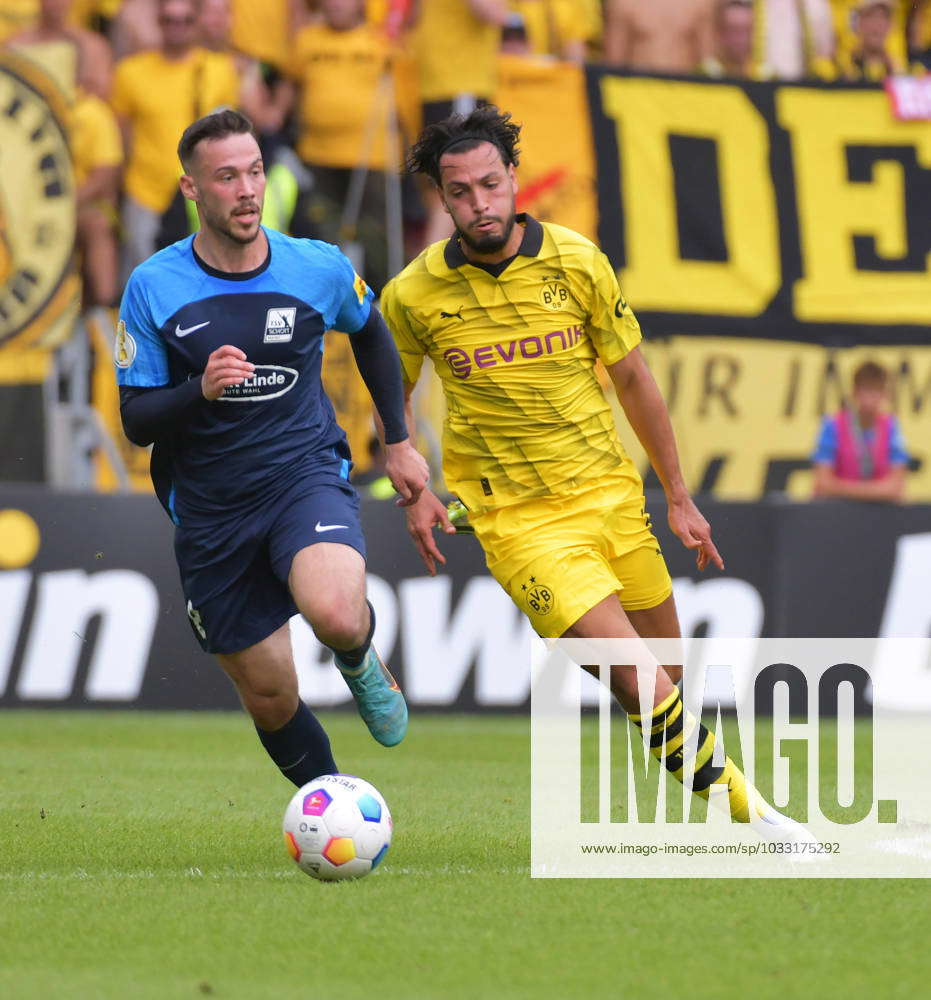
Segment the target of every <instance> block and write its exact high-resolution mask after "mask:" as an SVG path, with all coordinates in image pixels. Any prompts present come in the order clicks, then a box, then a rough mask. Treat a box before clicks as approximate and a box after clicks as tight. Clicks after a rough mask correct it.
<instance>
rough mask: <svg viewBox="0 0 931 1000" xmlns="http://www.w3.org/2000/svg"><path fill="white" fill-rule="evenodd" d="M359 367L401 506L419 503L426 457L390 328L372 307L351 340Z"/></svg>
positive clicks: (426, 475) (426, 470)
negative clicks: (414, 435) (409, 412)
mask: <svg viewBox="0 0 931 1000" xmlns="http://www.w3.org/2000/svg"><path fill="white" fill-rule="evenodd" d="M350 344H351V345H352V353H353V357H355V359H356V367H357V368H358V369H359V374H360V375H361V376H362V381H363V382H364V383H365V387H366V389H368V391H369V395H370V396H371V397H372V402H373V403H374V404H375V412H376V414H377V415H378V427H379V434H380V436H381V441H382V444H383V445H384V448H385V473H386V474H387V476H388V478H389V479H390V480H391V485H392V486H393V487H394V488H395V490H397V492H398V494H399V500H398V505H399V506H401V507H406V506H408V505H409V504H412V503H416V502H417V498H418V497H419V496H420V493H421V490H423V488H424V487H425V486H426V485H427V480H428V479H429V478H430V470H429V468H428V467H427V462H426V459H425V458H424V457H423V456H422V455H421V454H420V453H419V452H418V451H417V449H416V448H415V447H414V446H413V444H412V443H411V439H410V435H409V434H408V428H407V420H406V417H405V400H404V387H403V379H402V377H401V362H400V360H399V358H398V351H397V348H396V347H395V346H394V339H393V338H392V336H391V331H390V330H389V329H388V327H387V326H386V325H385V321H384V319H383V318H382V316H381V313H380V312H379V311H378V310H377V309H376V308H374V307H373V308H372V309H371V311H370V312H369V316H368V319H367V320H366V321H365V323H364V324H363V325H362V327H361V328H360V329H359V330H357V331H356V332H355V333H354V334H352V337H351V339H350Z"/></svg>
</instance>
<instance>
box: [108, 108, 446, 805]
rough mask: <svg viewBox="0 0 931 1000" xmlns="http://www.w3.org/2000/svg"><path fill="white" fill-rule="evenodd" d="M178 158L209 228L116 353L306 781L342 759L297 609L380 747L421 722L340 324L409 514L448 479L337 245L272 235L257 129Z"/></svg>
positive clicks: (166, 257)
mask: <svg viewBox="0 0 931 1000" xmlns="http://www.w3.org/2000/svg"><path fill="white" fill-rule="evenodd" d="M178 155H179V157H180V159H181V163H182V166H183V167H184V176H183V177H182V178H181V181H180V184H181V191H182V193H183V194H184V196H185V197H186V198H188V199H189V200H190V201H192V202H193V203H194V204H195V205H196V207H197V214H198V217H199V219H200V231H199V232H198V233H197V234H196V235H195V236H192V237H188V238H187V239H184V240H181V241H180V242H178V243H175V244H174V245H173V246H170V247H167V248H166V249H164V250H161V251H160V252H159V253H156V254H155V255H154V256H152V257H150V258H149V260H147V261H145V262H144V263H143V264H141V265H140V266H139V267H137V268H136V270H135V271H134V272H133V274H132V276H131V277H130V279H129V282H128V284H127V286H126V290H125V293H124V296H123V301H122V305H121V308H120V320H119V326H118V332H117V340H116V350H115V360H116V369H117V381H118V383H119V386H120V409H121V414H122V419H123V427H124V430H125V432H126V436H127V437H128V438H129V439H130V440H131V441H133V442H134V443H136V444H139V445H146V444H149V443H154V448H153V452H152V480H153V483H154V484H155V490H156V493H157V495H158V498H159V500H160V501H161V503H162V505H163V507H164V508H165V510H166V511H167V513H168V516H169V517H170V518H171V520H172V521H173V522H174V524H175V526H176V527H175V555H176V557H177V560H178V566H179V569H180V572H181V584H182V588H183V591H184V598H185V601H186V606H187V614H188V617H189V619H190V622H191V625H192V627H193V629H194V631H195V633H196V635H197V638H198V640H199V641H200V643H201V645H202V647H203V648H204V649H205V650H206V651H207V652H210V653H213V654H215V655H216V657H217V659H218V661H219V663H220V665H221V666H222V667H223V669H224V670H225V671H226V673H227V674H228V675H229V677H230V678H231V679H232V681H233V684H234V685H235V686H236V689H237V691H238V693H239V697H240V699H241V701H242V704H243V706H244V707H245V709H246V711H247V712H248V713H249V714H250V715H251V716H252V719H253V721H254V722H255V727H256V729H257V731H258V734H259V738H260V739H261V741H262V744H263V746H264V747H265V749H266V750H267V752H268V754H269V755H270V756H271V758H272V759H273V760H274V761H275V763H276V764H277V765H278V767H279V768H280V769H281V771H282V773H283V774H284V775H285V776H286V777H287V778H289V779H290V780H291V781H293V782H294V783H295V784H296V785H298V786H300V785H303V784H305V783H306V782H308V781H310V780H311V779H313V778H316V777H318V776H319V775H321V774H327V773H332V772H334V771H336V770H337V767H336V764H335V762H334V760H333V756H332V752H331V749H330V742H329V739H328V737H327V735H326V733H325V732H324V730H323V728H322V726H321V725H320V723H319V722H318V721H317V719H316V718H315V717H314V715H313V714H312V713H311V712H310V710H309V709H308V708H307V706H306V705H304V703H303V702H302V701H301V700H300V698H299V696H298V683H297V675H296V672H295V668H294V662H293V657H292V652H291V640H290V634H289V631H288V620H289V619H290V618H291V616H292V615H294V614H296V613H297V612H300V614H302V615H303V616H304V618H305V619H306V620H307V621H308V622H309V623H310V625H311V627H312V628H313V630H314V632H315V633H316V635H317V637H318V638H319V639H320V641H321V642H322V643H324V644H325V645H327V646H328V647H329V648H330V649H332V650H333V652H334V654H335V660H336V665H337V667H338V668H339V669H340V671H341V672H342V675H343V677H344V678H345V680H346V683H347V684H348V686H349V688H350V690H351V691H352V694H353V696H354V697H355V699H356V703H357V705H358V708H359V712H360V714H361V715H362V718H363V719H364V720H365V722H366V724H367V725H368V727H369V730H370V731H371V733H372V735H373V736H374V737H375V739H376V740H378V741H379V742H380V743H382V744H384V745H385V746H393V745H395V744H396V743H399V742H400V741H401V740H402V739H403V737H404V734H405V732H406V729H407V705H406V704H405V701H404V696H403V695H402V694H401V692H400V690H399V689H398V686H397V684H396V683H395V682H394V679H393V678H392V677H391V674H390V673H389V672H388V670H387V669H386V668H385V666H384V664H383V663H382V662H381V660H380V658H379V657H378V654H377V653H376V652H375V650H374V648H373V647H372V635H373V633H374V630H375V618H374V613H373V610H372V606H371V605H370V604H369V603H368V602H367V600H366V597H365V541H364V539H363V537H362V530H361V527H360V524H359V499H358V496H357V494H356V492H355V490H354V489H353V487H352V486H351V485H350V483H349V479H348V477H349V470H350V454H349V448H348V446H347V443H346V436H345V434H344V433H343V431H342V429H341V428H340V427H339V425H338V424H337V423H336V420H335V417H334V414H333V408H332V406H331V404H330V401H329V400H328V399H327V397H326V394H325V393H324V391H323V387H322V385H321V381H320V367H321V360H322V350H323V334H324V331H326V330H328V329H331V328H335V329H338V330H342V331H345V332H346V333H347V334H348V335H349V337H350V342H351V344H352V349H353V352H354V356H355V359H356V363H357V366H358V368H359V372H360V374H361V376H362V378H363V380H364V381H365V384H366V386H367V388H368V390H369V392H370V393H371V396H372V399H373V402H374V404H375V408H376V410H377V412H378V415H379V417H380V418H381V421H382V423H383V424H384V430H385V443H386V452H387V468H386V471H387V474H388V476H389V477H390V478H391V481H392V483H393V484H394V487H395V489H396V490H397V491H398V493H399V494H400V498H399V501H398V502H399V503H400V504H402V505H407V504H411V503H414V502H415V501H416V500H417V498H418V497H419V496H420V493H421V491H422V489H423V488H424V486H425V484H426V482H427V477H428V469H427V464H426V462H425V461H424V459H423V457H422V456H421V455H420V454H419V453H418V452H417V451H416V450H415V449H414V448H413V446H412V445H411V443H410V441H409V439H408V435H407V429H406V425H405V421H404V393H403V388H402V381H401V370H400V365H399V362H398V355H397V351H396V349H395V347H394V342H393V339H392V337H391V334H390V333H389V332H388V329H387V327H386V326H385V323H384V321H383V320H382V318H381V315H380V314H379V312H378V311H377V310H376V309H375V308H374V307H373V305H372V293H371V291H370V290H369V289H368V288H367V287H366V285H365V282H364V281H363V280H362V279H361V278H360V277H359V276H358V275H357V274H356V273H355V272H354V270H353V268H352V265H351V264H350V263H349V261H348V260H347V259H346V257H344V256H343V254H342V253H340V251H339V250H338V249H337V248H336V247H334V246H331V245H329V244H327V243H320V242H316V241H312V240H296V239H292V238H291V237H288V236H284V235H282V234H280V233H277V232H275V231H273V230H269V229H265V228H264V227H263V226H262V225H261V214H262V199H263V195H264V190H265V173H264V169H263V165H262V157H261V154H260V152H259V147H258V143H257V142H256V140H255V136H254V134H253V131H252V126H251V124H250V122H249V120H248V119H247V118H245V117H243V116H242V115H241V114H239V113H238V112H236V111H231V110H223V111H218V112H215V113H214V114H211V115H207V116H206V117H205V118H201V119H200V120H198V121H196V122H194V123H193V124H192V125H190V126H189V127H188V128H187V129H186V130H185V132H184V135H183V136H182V137H181V142H180V144H179V147H178Z"/></svg>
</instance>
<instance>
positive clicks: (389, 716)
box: [336, 646, 407, 747]
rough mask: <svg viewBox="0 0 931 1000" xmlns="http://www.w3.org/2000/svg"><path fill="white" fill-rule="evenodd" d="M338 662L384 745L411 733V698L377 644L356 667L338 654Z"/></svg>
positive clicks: (372, 730)
mask: <svg viewBox="0 0 931 1000" xmlns="http://www.w3.org/2000/svg"><path fill="white" fill-rule="evenodd" d="M336 666H337V667H339V672H340V673H341V674H342V675H343V680H344V681H345V682H346V684H347V686H348V688H349V690H350V691H351V692H352V696H353V698H355V699H356V707H357V708H358V709H359V715H361V716H362V721H363V722H364V723H365V724H366V725H367V726H368V727H369V732H370V733H371V734H372V736H373V737H374V738H375V739H376V740H377V741H378V742H379V743H381V745H382V746H383V747H393V746H397V744H398V743H400V742H401V740H403V739H404V736H405V734H406V733H407V702H406V701H405V700H404V695H403V694H401V689H400V688H399V687H398V683H397V681H396V680H395V679H394V678H393V677H392V676H391V673H390V671H389V670H388V668H387V667H386V666H385V665H384V663H382V661H381V657H380V656H379V655H378V653H376V652H375V647H374V646H369V651H368V652H367V653H366V654H365V659H364V660H363V661H362V664H361V665H360V666H358V667H356V668H355V669H353V668H352V667H347V666H346V665H345V664H344V663H342V662H341V661H340V658H339V657H338V656H337V657H336Z"/></svg>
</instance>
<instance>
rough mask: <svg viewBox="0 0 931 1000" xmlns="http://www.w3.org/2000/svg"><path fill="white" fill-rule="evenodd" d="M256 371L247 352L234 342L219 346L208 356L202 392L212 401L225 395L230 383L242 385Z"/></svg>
mask: <svg viewBox="0 0 931 1000" xmlns="http://www.w3.org/2000/svg"><path fill="white" fill-rule="evenodd" d="M254 371H255V365H253V364H252V363H251V362H250V361H248V360H247V358H246V355H245V352H244V351H241V350H240V349H239V348H238V347H233V345H232V344H224V345H223V346H222V347H218V348H217V349H216V350H215V351H214V352H213V353H212V354H211V355H210V356H209V357H208V358H207V367H206V368H205V369H204V374H203V375H202V376H201V380H200V384H201V392H202V393H203V394H204V399H207V400H210V401H211V402H212V401H213V400H215V399H219V398H220V396H222V395H223V390H224V389H225V388H226V387H227V386H228V385H241V384H242V383H243V382H244V381H245V380H246V379H247V378H249V376H250V375H252V373H253V372H254Z"/></svg>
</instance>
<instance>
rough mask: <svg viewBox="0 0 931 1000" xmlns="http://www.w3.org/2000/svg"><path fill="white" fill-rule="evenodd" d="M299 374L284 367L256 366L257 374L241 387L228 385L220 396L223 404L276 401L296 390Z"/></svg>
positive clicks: (292, 369) (251, 376)
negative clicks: (279, 397)
mask: <svg viewBox="0 0 931 1000" xmlns="http://www.w3.org/2000/svg"><path fill="white" fill-rule="evenodd" d="M297 379H298V373H297V370H296V369H294V368H285V367H284V366H283V365H256V366H255V372H254V373H253V374H252V375H250V376H249V378H247V379H246V380H245V382H242V383H241V384H240V385H228V386H227V387H226V388H225V389H224V390H223V395H222V396H220V399H219V402H221V403H262V402H264V401H265V400H266V399H276V398H277V397H278V396H283V395H284V394H285V393H286V392H288V391H290V390H291V389H293V388H294V386H295V385H296V383H297Z"/></svg>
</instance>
